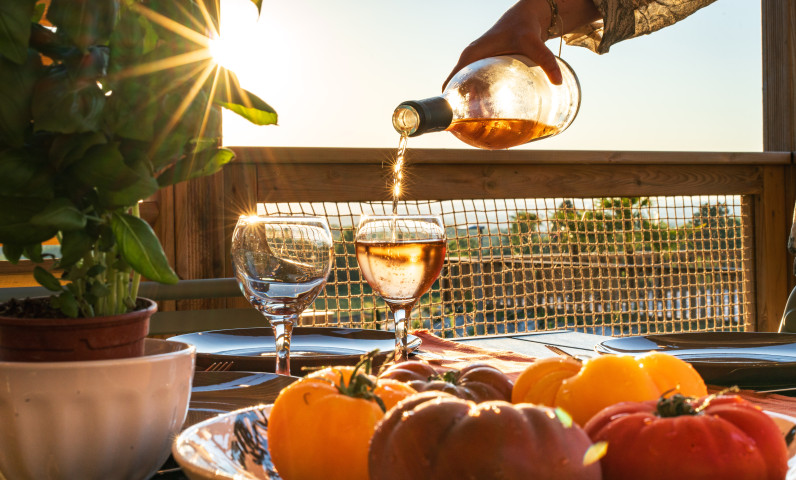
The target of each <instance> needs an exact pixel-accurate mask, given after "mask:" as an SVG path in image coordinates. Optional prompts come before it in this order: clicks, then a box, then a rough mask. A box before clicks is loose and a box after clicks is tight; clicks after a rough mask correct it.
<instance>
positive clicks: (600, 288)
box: [258, 196, 754, 337]
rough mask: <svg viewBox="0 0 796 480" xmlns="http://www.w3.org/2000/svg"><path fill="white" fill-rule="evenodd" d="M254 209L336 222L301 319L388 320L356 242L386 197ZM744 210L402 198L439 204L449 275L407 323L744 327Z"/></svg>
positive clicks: (473, 328) (726, 200)
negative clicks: (324, 265)
mask: <svg viewBox="0 0 796 480" xmlns="http://www.w3.org/2000/svg"><path fill="white" fill-rule="evenodd" d="M258 208H259V209H260V213H265V214H312V215H323V216H326V217H327V218H328V220H329V224H330V226H331V228H332V233H333V237H334V254H335V258H334V267H333V270H332V274H331V276H330V277H329V281H328V283H327V286H326V289H325V291H324V293H323V294H321V295H320V296H319V297H318V299H317V300H316V302H315V305H314V309H315V314H314V315H312V316H307V317H305V321H306V322H309V324H314V325H322V326H348V327H359V328H377V329H391V328H392V324H391V321H390V320H391V315H389V311H388V309H387V307H386V305H385V303H384V301H383V300H382V299H381V298H379V297H378V295H375V294H374V292H373V290H372V289H371V288H370V286H369V285H368V284H367V283H366V282H365V280H364V279H363V278H362V276H361V274H360V272H359V267H358V265H357V260H356V255H355V245H354V234H355V231H356V227H357V223H358V221H359V217H360V215H361V214H363V213H365V214H388V213H390V211H391V209H392V204H391V202H367V203H349V202H340V203H291V204H276V203H275V204H260V205H259V206H258ZM747 210H748V209H746V208H745V207H744V197H742V196H693V197H675V196H671V197H633V198H630V197H624V198H570V199H550V198H547V199H497V200H459V201H416V202H402V203H401V204H400V205H399V213H410V214H437V215H441V216H442V217H443V219H444V222H445V226H446V234H447V253H446V259H445V265H444V267H443V269H442V273H441V275H440V278H439V280H438V281H437V282H435V283H434V285H433V287H432V288H431V290H430V291H429V292H428V293H427V294H425V295H424V296H423V297H421V299H420V301H418V303H417V305H416V306H415V308H414V310H413V314H412V317H411V320H410V321H411V328H427V329H429V330H431V331H433V332H434V333H435V334H437V335H440V336H443V337H464V336H472V335H490V334H501V333H517V332H530V331H540V330H552V329H560V328H568V329H574V330H578V331H582V332H586V333H596V334H603V335H614V336H623V335H637V334H649V333H668V332H684V331H744V330H750V329H752V325H753V324H754V319H753V318H752V316H753V315H754V314H753V311H754V309H753V308H752V304H751V302H752V298H753V296H752V292H751V291H750V289H751V287H750V285H751V282H750V278H751V276H752V273H753V272H752V263H751V262H752V259H751V258H750V257H751V255H752V254H751V253H750V252H751V248H750V247H751V245H750V242H751V232H749V230H750V228H749V226H748V225H750V222H749V221H747V220H748V218H747V217H748V216H749V214H748V212H747Z"/></svg>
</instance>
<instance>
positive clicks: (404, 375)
mask: <svg viewBox="0 0 796 480" xmlns="http://www.w3.org/2000/svg"><path fill="white" fill-rule="evenodd" d="M379 378H391V379H395V380H400V381H402V382H407V383H409V385H411V386H412V388H414V389H415V390H417V391H418V392H424V391H427V390H437V391H441V392H447V393H450V394H452V395H455V396H457V397H459V398H463V399H464V400H472V401H474V402H476V403H478V402H485V401H487V400H505V401H509V400H511V389H512V387H513V383H512V382H511V380H510V379H509V378H508V377H507V376H506V375H505V374H504V373H503V372H501V371H500V370H498V369H497V368H495V367H493V366H491V365H487V364H485V363H471V364H469V365H467V366H466V367H464V368H462V369H461V370H448V371H446V372H442V373H439V372H437V371H436V370H435V369H434V367H432V366H431V365H429V364H427V363H425V362H418V361H409V362H401V363H396V364H395V365H392V366H391V367H389V368H388V369H387V370H385V371H384V372H382V373H381V374H380V375H379Z"/></svg>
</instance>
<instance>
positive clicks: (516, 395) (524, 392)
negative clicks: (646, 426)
mask: <svg viewBox="0 0 796 480" xmlns="http://www.w3.org/2000/svg"><path fill="white" fill-rule="evenodd" d="M675 393H681V394H683V395H686V396H694V397H701V396H704V395H707V388H706V386H705V382H704V381H703V380H702V377H700V376H699V373H697V371H696V370H694V368H693V367H692V366H691V365H690V364H688V363H686V362H684V361H683V360H680V359H679V358H677V357H674V356H672V355H668V354H665V353H659V352H652V353H648V354H645V355H642V356H640V357H638V358H635V357H632V356H630V355H602V356H599V357H595V358H591V359H589V360H587V361H585V362H583V364H582V365H581V364H580V362H578V361H577V360H574V359H569V358H559V357H556V358H546V359H542V360H537V361H536V362H534V363H532V364H531V365H530V366H529V367H528V368H527V369H526V370H525V371H524V372H523V373H522V374H521V375H520V377H519V378H518V379H517V382H516V383H515V385H514V391H513V392H512V402H514V403H520V402H528V403H536V404H541V405H546V406H550V407H561V408H562V409H564V410H565V411H567V412H568V413H569V414H570V415H571V416H572V419H573V420H574V421H575V422H577V423H578V424H579V425H585V424H586V422H587V421H588V420H589V419H590V418H591V417H592V416H594V415H595V414H596V413H597V412H599V411H600V410H602V409H603V408H605V407H607V406H609V405H613V404H615V403H619V402H626V401H644V400H655V399H658V398H660V397H661V396H662V395H664V394H665V395H667V396H668V395H673V394H675Z"/></svg>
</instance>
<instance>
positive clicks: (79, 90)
mask: <svg viewBox="0 0 796 480" xmlns="http://www.w3.org/2000/svg"><path fill="white" fill-rule="evenodd" d="M203 1H204V0H196V1H194V0H45V1H39V2H37V1H36V0H13V1H3V2H2V3H0V243H2V245H3V253H4V255H5V256H6V258H7V259H8V260H10V261H11V262H18V261H19V260H20V259H21V258H23V257H24V258H27V259H30V260H32V261H33V262H36V263H39V264H41V263H43V262H44V261H45V260H47V259H48V258H49V257H51V256H52V255H49V254H47V253H44V250H43V248H42V243H44V242H46V241H48V240H50V239H53V238H56V239H57V240H58V242H59V243H60V256H59V257H58V258H55V259H54V261H53V262H48V264H49V265H52V267H49V266H48V267H47V268H45V267H43V266H42V265H37V266H36V268H35V270H34V277H35V278H36V280H37V281H38V282H39V283H40V284H41V285H43V286H44V287H46V288H47V289H49V290H51V291H52V292H53V294H52V296H51V297H50V301H51V305H52V306H53V307H54V308H56V309H59V310H60V311H61V312H62V313H63V314H64V315H66V316H72V317H75V316H99V315H110V314H118V313H124V312H127V311H131V310H133V309H134V308H135V301H136V297H137V290H138V285H139V282H140V279H141V277H142V276H143V277H145V278H147V279H150V280H154V281H158V282H162V283H175V282H176V281H177V275H176V274H175V272H174V271H173V270H172V268H171V267H170V266H169V264H168V261H167V259H166V256H165V254H164V252H163V248H162V247H161V245H160V242H159V240H158V238H157V237H156V236H155V233H154V231H153V230H152V228H151V227H150V226H149V225H148V224H147V223H146V222H145V221H144V220H142V219H141V218H140V217H139V212H138V204H139V201H140V200H142V199H145V198H148V197H150V196H151V195H153V194H154V193H156V192H157V191H158V189H160V188H161V187H165V186H169V185H173V184H175V183H178V182H182V181H186V180H190V179H193V178H197V177H202V176H205V175H212V174H214V173H216V172H218V171H219V170H220V169H221V168H222V167H223V166H224V165H225V164H226V163H228V162H230V161H231V160H232V159H233V157H234V154H233V152H232V151H230V150H228V149H224V148H220V131H221V128H220V127H221V112H220V109H221V107H223V108H227V109H230V110H232V111H234V112H236V113H238V114H240V115H242V116H244V117H245V118H247V119H248V120H249V121H251V122H254V123H256V124H259V125H266V124H274V123H276V121H277V115H276V112H275V111H274V110H273V109H272V108H271V107H270V106H269V105H268V104H267V103H265V102H264V101H262V100H261V99H259V98H257V97H255V96H254V95H252V94H250V93H248V92H246V91H244V90H241V89H240V87H239V85H238V82H237V79H236V78H235V76H234V74H232V73H231V72H229V71H226V70H223V69H222V68H221V67H219V66H217V65H216V64H215V63H214V62H213V61H212V58H211V57H210V55H209V50H208V48H207V42H206V41H205V42H203V41H202V39H203V38H206V36H207V35H208V33H209V32H210V31H212V26H211V27H206V26H205V25H206V23H205V22H206V19H208V18H210V16H209V15H207V14H206V13H207V12H206V10H204V8H205V7H204V5H203V4H201V3H200V2H203ZM253 1H254V3H255V4H257V6H258V8H259V6H260V5H259V0H253Z"/></svg>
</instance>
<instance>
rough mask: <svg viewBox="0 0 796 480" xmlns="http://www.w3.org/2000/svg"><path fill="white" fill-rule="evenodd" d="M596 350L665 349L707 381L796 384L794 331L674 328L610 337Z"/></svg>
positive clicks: (765, 385) (639, 351) (746, 385)
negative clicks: (676, 330) (673, 330)
mask: <svg viewBox="0 0 796 480" xmlns="http://www.w3.org/2000/svg"><path fill="white" fill-rule="evenodd" d="M594 350H595V351H597V352H598V353H604V354H609V353H623V354H630V355H639V354H643V353H646V352H652V351H656V352H665V353H668V354H671V355H674V356H676V357H678V358H680V359H682V360H685V361H686V362H688V363H690V364H691V365H693V366H694V368H695V369H696V370H697V371H698V372H699V374H700V375H702V378H703V379H704V380H705V382H706V383H708V384H711V385H722V386H733V385H737V386H739V387H741V388H750V389H761V388H764V389H775V388H786V387H792V386H796V334H790V333H768V332H699V333H673V334H665V335H646V336H635V337H622V338H612V339H609V340H605V341H603V342H600V343H599V344H597V345H596V346H595V347H594Z"/></svg>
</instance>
